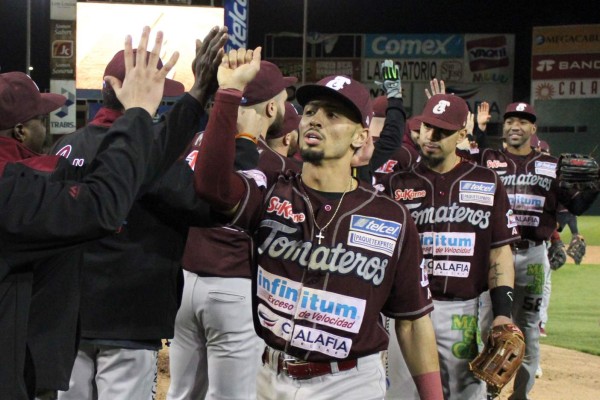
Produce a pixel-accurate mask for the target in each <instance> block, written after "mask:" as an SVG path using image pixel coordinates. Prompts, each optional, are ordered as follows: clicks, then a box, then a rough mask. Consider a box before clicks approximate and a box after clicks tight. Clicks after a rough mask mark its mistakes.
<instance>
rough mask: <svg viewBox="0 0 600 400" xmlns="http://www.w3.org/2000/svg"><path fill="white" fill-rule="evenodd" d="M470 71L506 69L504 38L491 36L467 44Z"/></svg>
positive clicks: (507, 63) (506, 58) (506, 53)
mask: <svg viewBox="0 0 600 400" xmlns="http://www.w3.org/2000/svg"><path fill="white" fill-rule="evenodd" d="M467 52H468V53H469V66H470V67H471V71H483V70H486V69H492V68H500V67H508V65H509V62H510V60H509V58H508V49H507V46H506V36H492V37H489V38H483V39H476V40H471V41H468V42H467Z"/></svg>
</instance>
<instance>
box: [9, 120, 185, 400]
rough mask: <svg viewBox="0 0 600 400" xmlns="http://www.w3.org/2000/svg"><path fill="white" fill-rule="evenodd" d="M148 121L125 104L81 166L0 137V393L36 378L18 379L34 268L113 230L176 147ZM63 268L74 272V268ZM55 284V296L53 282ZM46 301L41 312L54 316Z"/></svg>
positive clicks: (19, 390)
mask: <svg viewBox="0 0 600 400" xmlns="http://www.w3.org/2000/svg"><path fill="white" fill-rule="evenodd" d="M151 123H152V120H151V118H150V116H149V115H148V113H147V112H145V111H144V110H142V109H131V110H129V111H127V112H126V113H125V116H124V117H123V118H121V119H120V120H119V121H117V122H116V123H115V124H114V125H113V127H112V129H111V132H110V134H109V135H107V136H106V138H105V139H106V140H104V141H103V142H102V144H101V145H100V150H99V152H98V156H97V157H96V158H95V160H94V162H93V163H91V164H90V165H89V167H88V168H87V171H83V170H82V169H81V168H74V167H71V166H69V165H68V164H67V162H66V161H65V160H61V159H59V158H57V157H47V156H42V157H39V158H38V157H36V155H35V154H33V153H31V152H29V153H28V152H27V151H26V149H24V148H23V147H22V145H20V144H19V143H18V142H16V141H14V140H12V139H7V138H3V140H0V326H1V327H2V329H0V346H1V348H2V349H5V351H7V352H8V354H5V357H3V360H4V361H3V362H2V363H0V398H3V399H5V398H6V399H22V398H27V397H28V394H27V389H26V386H28V388H29V391H30V392H31V388H32V386H33V385H35V382H33V381H32V382H29V385H26V382H25V375H27V376H33V375H32V374H28V373H27V372H29V371H30V370H28V371H25V354H26V337H27V325H28V321H29V307H30V301H31V289H32V285H33V277H34V268H37V267H38V266H40V265H42V264H44V262H45V261H47V260H53V259H55V258H56V257H65V258H67V259H69V254H73V255H75V256H74V257H72V258H70V259H71V261H73V260H75V259H76V257H77V256H76V254H77V251H78V250H79V248H80V246H81V245H82V244H84V243H86V242H87V241H89V240H92V239H96V238H98V237H101V236H104V235H106V234H108V233H110V232H114V231H115V230H117V229H118V228H119V226H121V224H122V221H123V220H124V219H125V217H126V215H127V213H128V211H129V209H130V207H131V204H132V203H133V201H134V199H135V197H136V195H137V193H138V191H139V190H140V188H141V186H142V185H144V184H145V183H149V182H153V181H154V180H155V179H156V177H157V176H158V175H159V174H160V173H161V169H162V170H164V168H166V166H168V165H169V164H170V163H172V162H173V160H175V159H176V158H177V156H178V154H180V152H181V151H182V150H183V148H184V142H183V141H182V140H181V138H178V137H171V135H166V134H165V135H163V136H161V137H160V138H158V139H157V138H155V137H154V138H153V137H151V135H149V134H148V132H149V130H150V129H151ZM71 265H74V264H71ZM70 272H71V275H74V276H75V277H76V276H77V273H78V272H77V269H76V268H73V269H72V270H71V271H70ZM74 279H75V278H74ZM42 280H43V279H42ZM41 282H42V281H40V283H41ZM69 282H71V281H70V280H67V282H65V285H66V287H67V288H68V287H69ZM42 286H43V284H42ZM57 288H58V290H59V291H58V295H57V298H60V297H61V295H62V293H61V292H60V290H61V289H62V288H63V287H62V286H61V285H60V282H59V284H58V285H57ZM48 301H49V303H48V304H47V310H46V311H47V312H48V313H56V314H54V315H60V314H61V313H62V310H58V309H56V308H54V307H53V304H52V303H51V301H52V300H51V299H49V300H48ZM49 320H50V321H53V320H52V319H51V318H50V319H49ZM46 328H48V329H51V328H52V327H51V326H47V327H46ZM73 356H74V354H73ZM71 366H72V363H71ZM69 372H70V370H69Z"/></svg>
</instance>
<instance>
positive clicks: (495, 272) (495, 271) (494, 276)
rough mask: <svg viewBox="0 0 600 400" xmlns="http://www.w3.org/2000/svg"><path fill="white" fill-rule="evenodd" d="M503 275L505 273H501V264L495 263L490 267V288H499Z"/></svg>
mask: <svg viewBox="0 0 600 400" xmlns="http://www.w3.org/2000/svg"><path fill="white" fill-rule="evenodd" d="M502 275H504V273H503V272H501V271H500V263H498V262H495V263H493V264H492V265H490V272H489V279H488V281H489V282H488V283H489V286H490V288H493V287H497V286H498V280H499V279H500V277H501V276H502Z"/></svg>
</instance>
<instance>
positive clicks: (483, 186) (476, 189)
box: [458, 181, 496, 206]
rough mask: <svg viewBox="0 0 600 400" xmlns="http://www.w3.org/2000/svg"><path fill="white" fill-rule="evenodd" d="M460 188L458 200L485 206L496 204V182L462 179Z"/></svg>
mask: <svg viewBox="0 0 600 400" xmlns="http://www.w3.org/2000/svg"><path fill="white" fill-rule="evenodd" d="M459 190H460V193H459V198H458V201H459V202H461V203H475V204H481V205H484V206H493V205H494V192H495V191H496V184H495V183H489V182H476V181H460V189H459Z"/></svg>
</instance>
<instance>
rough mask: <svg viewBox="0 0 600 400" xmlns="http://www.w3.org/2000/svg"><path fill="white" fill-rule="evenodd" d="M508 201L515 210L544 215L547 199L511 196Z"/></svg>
mask: <svg viewBox="0 0 600 400" xmlns="http://www.w3.org/2000/svg"><path fill="white" fill-rule="evenodd" d="M508 200H509V201H510V206H511V208H512V209H513V210H518V211H529V212H536V213H542V212H543V211H544V204H545V203H546V198H545V197H544V196H536V195H533V194H509V195H508Z"/></svg>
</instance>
